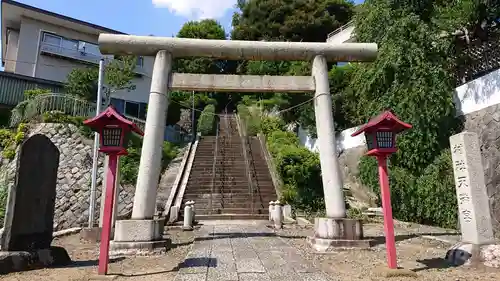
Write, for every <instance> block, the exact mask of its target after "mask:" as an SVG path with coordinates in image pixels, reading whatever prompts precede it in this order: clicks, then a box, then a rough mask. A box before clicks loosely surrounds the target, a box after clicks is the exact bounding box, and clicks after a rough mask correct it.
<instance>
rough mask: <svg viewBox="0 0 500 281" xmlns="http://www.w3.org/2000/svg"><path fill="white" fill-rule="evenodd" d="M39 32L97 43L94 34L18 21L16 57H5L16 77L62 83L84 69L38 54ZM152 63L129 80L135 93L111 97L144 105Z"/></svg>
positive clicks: (147, 62) (148, 60)
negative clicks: (19, 26) (13, 62)
mask: <svg viewBox="0 0 500 281" xmlns="http://www.w3.org/2000/svg"><path fill="white" fill-rule="evenodd" d="M43 32H50V33H54V34H57V35H60V36H62V37H65V38H68V39H74V40H80V41H85V42H90V43H94V44H97V40H98V36H97V35H95V34H86V33H83V32H80V31H77V30H73V29H69V28H65V27H63V26H56V25H53V24H50V23H47V22H41V21H37V20H34V19H30V18H22V21H21V29H20V32H19V40H18V42H19V44H18V48H17V56H15V57H14V58H10V57H9V59H10V60H15V61H17V63H16V64H15V65H14V67H13V68H9V69H11V70H13V72H14V73H17V74H22V75H26V76H32V77H37V78H43V79H47V80H53V81H58V82H65V81H66V77H67V75H68V74H69V73H70V72H71V70H72V69H75V68H83V67H87V66H88V65H87V64H84V63H83V62H82V63H80V62H78V61H75V60H70V59H62V58H56V57H52V56H47V55H42V54H40V52H39V46H40V44H39V43H40V42H41V35H42V33H43ZM9 45H10V41H9ZM9 54H10V51H9ZM153 63H154V58H153V57H145V58H144V67H143V70H144V75H143V76H142V77H138V78H135V79H134V80H133V81H132V82H133V83H134V84H135V85H136V90H134V91H126V90H125V91H118V92H116V93H113V97H116V98H120V99H125V100H131V101H136V102H147V101H148V98H149V90H150V89H149V88H150V84H151V74H152V70H153ZM6 70H7V67H6Z"/></svg>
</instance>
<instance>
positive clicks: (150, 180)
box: [99, 34, 377, 250]
mask: <svg viewBox="0 0 500 281" xmlns="http://www.w3.org/2000/svg"><path fill="white" fill-rule="evenodd" d="M99 48H100V50H101V53H103V54H125V55H126V54H132V55H142V56H156V60H155V64H154V70H153V77H152V85H151V94H150V98H149V104H148V114H147V118H146V128H145V134H144V141H143V147H142V153H141V163H140V166H139V175H138V179H137V187H136V192H135V198H134V207H133V212H132V220H130V221H117V222H116V231H115V241H123V242H126V241H145V240H144V239H145V238H148V237H149V238H148V239H150V240H149V241H155V239H156V240H157V239H159V238H158V237H159V235H160V233H162V231H161V229H159V227H160V226H159V224H157V223H155V221H154V220H153V219H152V218H153V215H154V210H155V206H156V188H157V184H158V181H159V177H160V166H161V163H160V162H161V155H162V144H163V133H164V129H165V115H166V112H167V106H168V94H167V92H168V90H169V88H170V89H173V90H197V91H229V92H236V91H240V92H315V97H316V99H315V101H314V104H315V116H316V126H317V130H318V139H319V149H320V162H321V170H322V181H323V189H324V193H325V206H326V214H327V217H326V218H317V219H316V233H315V236H314V237H311V241H310V242H311V243H312V244H313V246H314V247H315V248H316V249H318V250H324V248H325V247H326V248H328V247H329V246H331V245H334V244H335V245H339V246H342V245H341V244H342V243H339V242H340V241H345V240H352V239H354V240H356V239H358V240H359V238H360V237H362V229H361V224H360V223H359V221H352V220H348V219H346V218H345V214H346V212H345V203H344V195H343V185H342V178H341V174H340V170H339V165H338V159H337V153H336V147H335V144H336V142H335V130H334V122H333V113H332V99H331V96H330V89H329V81H328V68H327V62H334V61H372V60H374V59H375V57H376V55H377V45H376V44H373V43H344V44H328V43H312V42H300V43H299V42H262V41H258V42H256V41H235V40H201V39H186V38H167V37H151V36H130V35H115V34H101V35H100V36H99ZM172 57H210V58H219V59H228V60H274V61H276V60H288V61H298V60H300V61H313V73H312V76H284V77H281V76H252V75H208V74H171V61H172ZM126 232H128V233H130V235H129V234H126ZM148 235H149V236H148ZM139 236H140V237H139ZM127 239H128V240H127ZM125 244H126V245H127V247H129V248H130V243H125ZM355 244H356V243H352V242H348V245H347V246H355ZM343 246H345V245H343ZM139 247H142V248H143V249H144V248H145V247H144V245H139Z"/></svg>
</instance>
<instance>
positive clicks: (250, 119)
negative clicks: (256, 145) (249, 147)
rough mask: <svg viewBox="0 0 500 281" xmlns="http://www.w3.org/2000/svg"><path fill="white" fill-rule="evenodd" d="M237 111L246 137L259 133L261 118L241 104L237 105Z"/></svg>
mask: <svg viewBox="0 0 500 281" xmlns="http://www.w3.org/2000/svg"><path fill="white" fill-rule="evenodd" d="M237 109H238V115H239V116H240V119H241V121H242V122H243V126H244V129H245V130H246V133H247V135H249V136H256V135H257V134H258V133H259V132H260V131H261V127H260V125H261V124H260V123H261V117H260V116H259V115H257V114H253V113H252V112H251V111H250V110H249V108H248V107H247V106H245V105H243V104H240V105H238V107H237Z"/></svg>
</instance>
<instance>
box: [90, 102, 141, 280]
mask: <svg viewBox="0 0 500 281" xmlns="http://www.w3.org/2000/svg"><path fill="white" fill-rule="evenodd" d="M83 124H84V125H86V126H89V127H90V128H91V129H92V130H93V131H95V132H97V133H99V144H100V148H99V151H100V152H103V153H105V154H107V155H108V156H109V161H108V171H107V173H108V174H107V177H106V197H105V200H104V212H103V224H102V231H101V245H100V249H99V268H98V273H99V274H101V275H105V274H107V272H108V263H109V240H110V235H111V223H112V214H113V205H114V198H115V196H114V194H115V182H116V171H117V168H118V167H117V166H118V165H117V164H118V157H119V156H120V155H126V154H127V145H128V137H129V136H130V134H131V133H136V134H139V135H141V136H142V135H144V133H143V132H142V131H141V130H140V129H139V128H138V127H137V125H135V124H134V123H133V122H132V121H130V120H128V119H126V118H125V117H123V116H122V115H121V114H119V113H118V112H117V111H116V110H115V109H114V107H113V106H109V107H108V108H107V109H106V110H105V111H103V112H102V113H101V114H99V115H98V116H96V117H94V118H91V119H88V120H85V121H84V122H83ZM89 215H93V214H89Z"/></svg>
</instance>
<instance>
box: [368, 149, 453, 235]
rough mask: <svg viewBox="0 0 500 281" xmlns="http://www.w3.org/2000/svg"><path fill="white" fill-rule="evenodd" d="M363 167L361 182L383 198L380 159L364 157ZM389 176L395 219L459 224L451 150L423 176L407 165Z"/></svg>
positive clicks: (396, 169)
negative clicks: (380, 182) (379, 179)
mask: <svg viewBox="0 0 500 281" xmlns="http://www.w3.org/2000/svg"><path fill="white" fill-rule="evenodd" d="M359 167H360V179H361V181H362V182H363V184H365V185H366V186H368V187H370V188H371V189H372V190H373V191H374V192H375V193H376V194H377V195H378V197H379V200H380V187H379V182H378V171H377V164H376V160H375V159H374V158H373V157H363V158H362V160H361V162H360V165H359ZM389 178H390V179H389V183H390V188H391V201H392V204H391V205H392V209H393V213H394V217H395V218H397V219H399V220H403V221H411V222H416V223H421V224H427V225H437V226H441V227H450V228H455V227H456V226H457V199H456V193H455V192H456V191H455V182H454V178H453V169H452V163H451V154H450V150H449V149H445V150H443V151H442V152H441V154H440V155H439V156H438V157H437V158H436V160H435V161H434V162H433V163H432V164H431V165H429V166H428V167H427V168H426V169H425V170H424V172H423V174H422V175H421V176H418V177H417V176H415V175H413V174H411V173H410V172H408V170H406V169H404V168H400V167H391V168H390V171H389Z"/></svg>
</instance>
